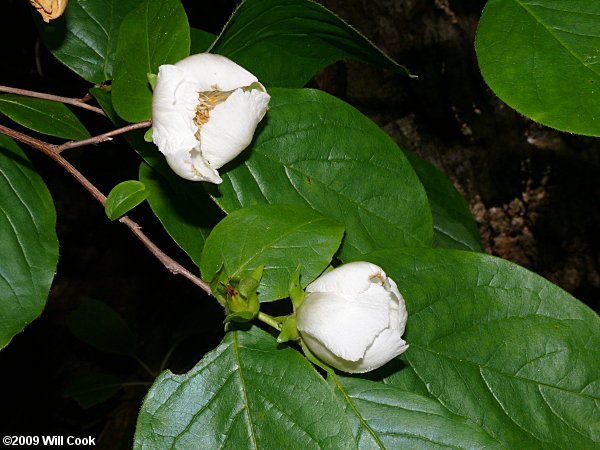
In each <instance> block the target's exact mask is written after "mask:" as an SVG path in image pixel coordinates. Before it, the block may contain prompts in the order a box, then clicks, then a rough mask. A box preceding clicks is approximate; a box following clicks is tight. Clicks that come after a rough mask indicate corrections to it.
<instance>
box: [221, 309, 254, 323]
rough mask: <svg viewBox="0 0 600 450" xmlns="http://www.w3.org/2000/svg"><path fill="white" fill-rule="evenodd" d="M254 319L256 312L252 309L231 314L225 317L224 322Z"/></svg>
mask: <svg viewBox="0 0 600 450" xmlns="http://www.w3.org/2000/svg"><path fill="white" fill-rule="evenodd" d="M252 319H254V314H253V313H252V312H250V311H240V312H236V313H233V314H229V315H228V316H227V317H225V320H224V321H223V323H225V324H227V323H229V322H249V321H251V320H252Z"/></svg>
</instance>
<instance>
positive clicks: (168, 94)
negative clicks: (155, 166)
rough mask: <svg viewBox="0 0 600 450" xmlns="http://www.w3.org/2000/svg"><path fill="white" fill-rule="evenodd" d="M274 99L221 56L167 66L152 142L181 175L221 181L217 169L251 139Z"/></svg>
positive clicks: (155, 104)
mask: <svg viewBox="0 0 600 450" xmlns="http://www.w3.org/2000/svg"><path fill="white" fill-rule="evenodd" d="M270 99H271V97H270V96H269V94H267V93H266V91H265V88H264V86H263V85H262V84H260V83H259V82H258V80H257V79H256V77H255V76H254V75H252V74H251V73H250V72H248V71H247V70H246V69H244V68H242V67H240V66H238V65H237V64H236V63H234V62H233V61H231V60H229V59H227V58H225V57H224V56H221V55H213V54H211V53H200V54H198V55H192V56H189V57H187V58H185V59H182V60H181V61H179V62H178V63H176V64H174V65H170V64H166V65H162V66H160V67H159V68H158V78H157V81H156V87H155V88H154V97H153V100H152V140H153V141H154V143H155V144H156V145H157V146H158V149H159V150H160V151H161V152H162V153H164V154H165V156H166V158H167V162H168V163H169V165H170V166H171V168H172V169H173V170H174V171H175V172H176V173H177V174H178V175H179V176H181V177H183V178H186V179H188V180H193V181H210V182H212V183H221V181H222V180H221V177H220V176H219V172H217V169H219V168H220V167H222V166H223V165H224V164H226V163H228V162H229V161H231V160H232V159H233V158H235V157H236V156H237V155H238V154H239V153H240V152H241V151H242V150H244V149H245V148H246V147H247V146H248V145H249V144H250V142H252V137H253V135H254V131H255V129H256V126H257V125H258V122H260V121H261V119H262V118H263V117H264V115H265V113H266V112H267V108H268V104H269V100H270Z"/></svg>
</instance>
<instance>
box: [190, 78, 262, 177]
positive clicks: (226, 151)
mask: <svg viewBox="0 0 600 450" xmlns="http://www.w3.org/2000/svg"><path fill="white" fill-rule="evenodd" d="M270 99H271V97H270V96H269V94H267V93H266V92H261V91H258V90H256V89H252V90H250V91H243V90H242V89H237V90H236V91H235V92H233V93H232V94H231V95H230V96H229V98H228V99H227V100H226V101H225V102H223V103H221V104H220V105H217V106H216V107H215V108H214V109H213V110H212V111H211V112H210V116H209V117H210V118H209V120H208V122H206V123H205V124H204V125H203V126H202V128H201V130H200V145H201V149H202V154H203V155H204V158H205V159H206V160H207V161H209V162H210V165H211V167H212V168H214V169H218V168H220V167H222V166H223V165H224V164H226V163H228V162H229V161H231V160H232V159H233V158H235V157H236V156H237V155H239V154H240V152H241V151H242V150H244V149H245V148H246V147H248V145H250V143H251V142H252V138H253V136H254V131H255V130H256V126H257V125H258V122H260V120H261V119H262V118H263V117H264V115H265V113H266V112H267V105H268V104H269V100H270Z"/></svg>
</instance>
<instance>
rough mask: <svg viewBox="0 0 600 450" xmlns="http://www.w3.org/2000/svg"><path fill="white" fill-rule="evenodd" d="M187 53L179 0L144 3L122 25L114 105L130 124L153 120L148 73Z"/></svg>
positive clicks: (185, 23) (187, 34)
mask: <svg viewBox="0 0 600 450" xmlns="http://www.w3.org/2000/svg"><path fill="white" fill-rule="evenodd" d="M189 54H190V28H189V25H188V20H187V16H186V14H185V10H184V9H183V6H182V5H181V2H180V1H179V0H144V1H143V2H142V3H141V4H140V5H139V7H137V8H136V9H134V10H133V11H131V12H130V13H129V14H127V16H126V17H125V19H123V23H122V25H121V31H120V34H119V42H118V44H117V56H116V60H115V78H114V80H113V83H112V96H113V105H114V108H115V110H116V111H117V113H118V114H119V116H121V118H123V119H125V120H127V121H129V122H141V121H143V120H148V119H150V118H151V117H152V90H151V89H150V84H149V83H148V78H147V74H148V73H158V66H160V65H161V64H173V63H176V62H177V61H179V60H180V59H183V58H185V57H186V56H188V55H189Z"/></svg>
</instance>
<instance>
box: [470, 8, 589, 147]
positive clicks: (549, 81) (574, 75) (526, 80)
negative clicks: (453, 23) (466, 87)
mask: <svg viewBox="0 0 600 450" xmlns="http://www.w3.org/2000/svg"><path fill="white" fill-rule="evenodd" d="M599 17H600V2H597V1H589V0H545V1H542V2H540V1H539V0H490V1H489V2H488V4H487V5H486V7H485V9H484V11H483V15H482V17H481V22H480V24H479V29H478V32H477V42H476V45H477V56H478V59H479V66H480V68H481V73H482V74H483V77H484V78H485V81H486V82H487V83H488V85H489V86H490V87H491V88H492V90H493V91H494V92H495V93H496V94H497V95H498V97H500V98H501V99H502V100H503V101H505V102H506V103H507V104H508V105H509V106H511V107H513V108H515V109H516V110H517V111H519V112H520V113H522V114H525V115H526V116H528V117H531V118H532V119H533V120H535V121H537V122H540V123H542V124H544V125H548V126H551V127H553V128H557V129H559V130H563V131H569V132H572V133H579V134H588V135H592V136H600V102H599V101H598V93H599V89H600V64H599V63H600V53H599V50H598V49H600V33H599V32H598V29H599V26H598V24H599Z"/></svg>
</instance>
